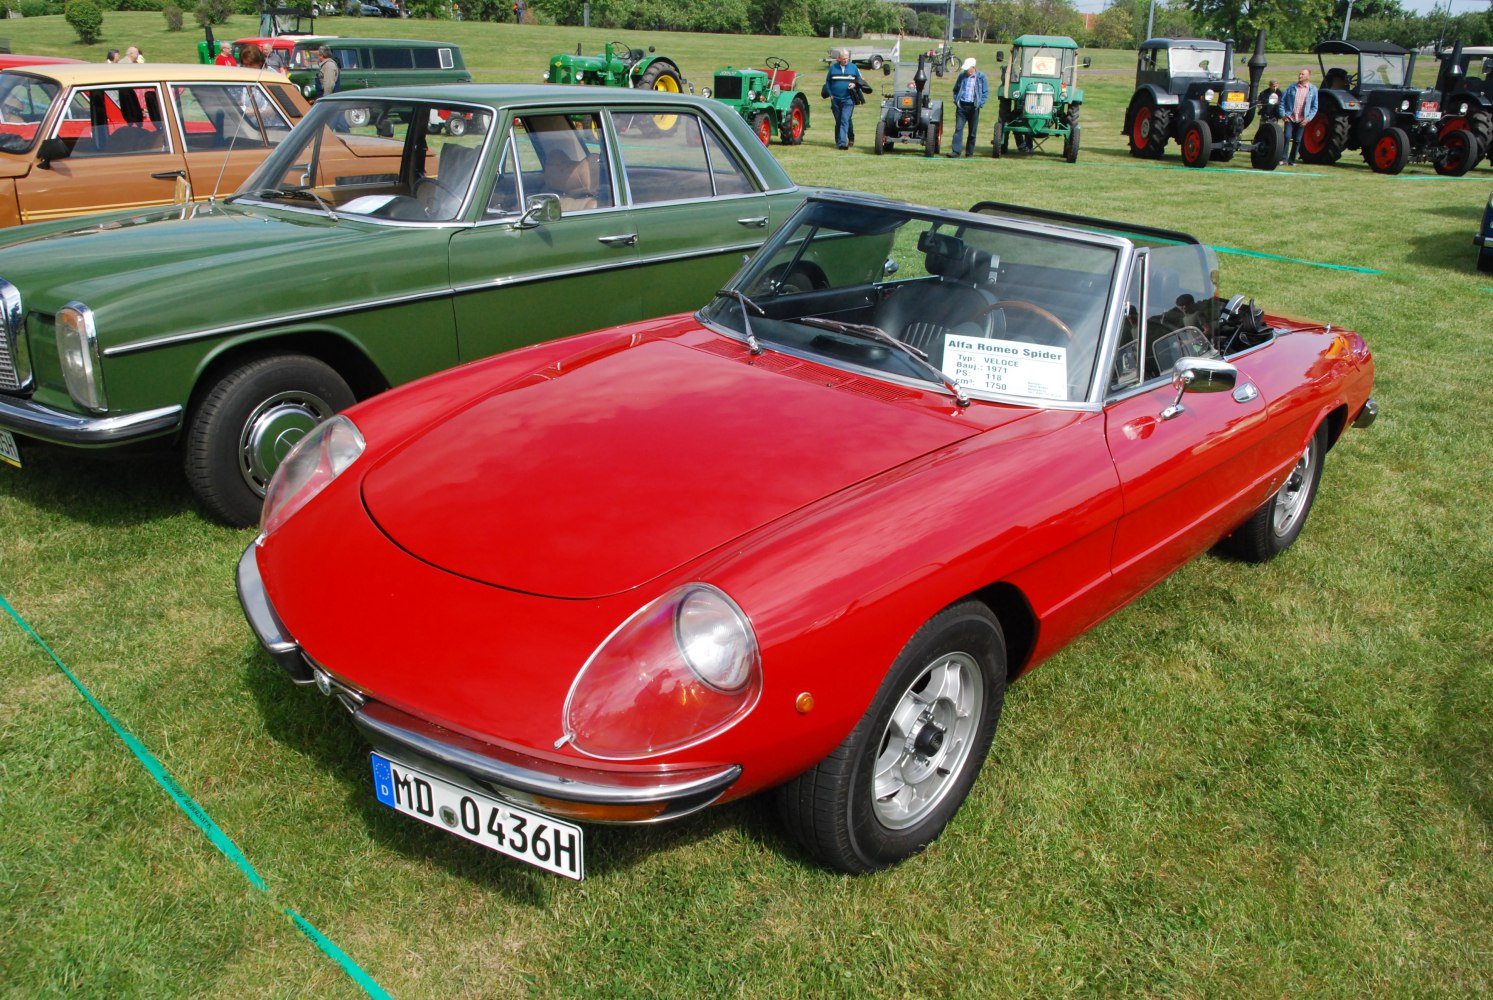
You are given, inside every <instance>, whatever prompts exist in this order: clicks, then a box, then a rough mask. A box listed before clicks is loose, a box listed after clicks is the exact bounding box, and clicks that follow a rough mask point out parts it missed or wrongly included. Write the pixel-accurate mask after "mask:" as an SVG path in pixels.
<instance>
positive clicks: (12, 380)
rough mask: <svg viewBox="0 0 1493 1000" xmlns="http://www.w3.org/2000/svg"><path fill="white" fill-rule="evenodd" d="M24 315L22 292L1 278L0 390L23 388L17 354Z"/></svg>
mask: <svg viewBox="0 0 1493 1000" xmlns="http://www.w3.org/2000/svg"><path fill="white" fill-rule="evenodd" d="M22 315H23V314H22V312H21V295H20V293H19V292H17V291H16V288H15V286H14V285H12V284H10V282H8V281H3V280H0V390H6V389H8V390H10V391H12V392H14V391H16V390H17V389H20V388H21V373H20V371H19V370H18V366H17V361H18V357H17V355H18V354H19V343H18V341H19V338H20V337H21V335H22V331H21V316H22Z"/></svg>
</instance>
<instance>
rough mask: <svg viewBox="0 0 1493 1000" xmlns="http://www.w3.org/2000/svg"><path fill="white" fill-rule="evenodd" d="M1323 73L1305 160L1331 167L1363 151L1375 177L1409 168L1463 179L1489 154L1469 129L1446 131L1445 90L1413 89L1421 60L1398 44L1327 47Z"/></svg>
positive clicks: (1321, 56) (1320, 52) (1320, 53)
mask: <svg viewBox="0 0 1493 1000" xmlns="http://www.w3.org/2000/svg"><path fill="white" fill-rule="evenodd" d="M1314 51H1315V52H1316V53H1317V61H1318V63H1319V64H1320V65H1321V67H1322V86H1321V89H1320V95H1319V97H1318V103H1317V114H1316V116H1315V117H1314V118H1312V120H1311V121H1309V122H1307V123H1306V129H1305V131H1304V132H1303V133H1302V136H1301V158H1302V159H1303V160H1305V161H1306V162H1307V163H1315V164H1321V165H1324V166H1325V165H1329V164H1333V163H1336V162H1337V161H1338V160H1339V159H1341V158H1342V155H1343V153H1344V152H1345V151H1347V150H1350V149H1357V150H1361V151H1362V153H1363V158H1364V159H1365V160H1366V161H1368V165H1369V166H1370V167H1372V168H1373V169H1374V171H1375V173H1380V174H1397V173H1399V172H1400V171H1401V170H1404V169H1405V165H1406V164H1407V163H1430V164H1432V165H1433V166H1435V168H1436V172H1437V173H1438V174H1446V175H1448V176H1451V177H1460V176H1461V175H1463V174H1465V173H1467V171H1469V170H1471V169H1472V165H1473V164H1474V163H1476V162H1477V161H1478V158H1479V157H1480V156H1481V155H1482V150H1481V147H1480V146H1479V144H1478V140H1477V136H1476V135H1474V134H1473V133H1472V131H1471V130H1469V129H1466V128H1454V129H1450V130H1447V131H1445V132H1443V130H1442V128H1441V120H1442V117H1443V116H1442V108H1441V91H1440V90H1421V89H1420V88H1418V87H1415V86H1413V85H1412V84H1411V82H1410V81H1411V79H1412V78H1413V77H1414V75H1415V53H1413V52H1410V51H1408V50H1406V49H1403V48H1401V47H1400V46H1398V45H1395V44H1393V43H1391V42H1344V41H1337V40H1330V41H1326V42H1319V43H1318V44H1317V47H1316V48H1315V49H1314Z"/></svg>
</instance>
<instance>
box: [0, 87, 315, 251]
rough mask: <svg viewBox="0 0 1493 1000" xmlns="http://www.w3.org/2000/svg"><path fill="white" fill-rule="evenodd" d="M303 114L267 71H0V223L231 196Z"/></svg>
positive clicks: (300, 103)
mask: <svg viewBox="0 0 1493 1000" xmlns="http://www.w3.org/2000/svg"><path fill="white" fill-rule="evenodd" d="M306 110H307V104H306V102H305V100H304V99H303V98H302V97H301V96H300V94H298V93H297V92H296V89H295V87H294V86H293V85H292V84H291V82H290V81H289V80H288V79H287V78H286V77H284V76H282V75H281V74H279V73H275V72H265V71H261V70H248V69H238V68H234V67H227V66H188V65H178V66H173V65H165V64H143V65H133V66H128V65H99V64H90V63H82V64H76V65H36V66H25V67H19V68H15V69H9V70H5V71H4V72H0V226H14V225H19V224H20V223H23V222H43V221H45V220H48V219H57V218H62V217H65V216H71V215H83V214H85V213H89V212H106V211H112V210H115V209H131V208H147V207H151V206H156V205H169V204H171V203H172V202H173V201H175V200H178V199H179V198H191V199H192V200H195V201H206V200H207V199H208V198H209V197H211V196H213V195H215V194H216V195H225V194H228V193H231V192H232V191H233V190H234V189H235V188H237V187H238V186H239V184H240V183H241V182H242V181H243V180H244V178H245V177H247V176H248V175H249V173H250V171H252V170H253V169H254V168H255V167H257V166H258V165H259V163H260V161H262V160H263V159H264V158H265V156H266V155H267V154H268V153H269V151H270V150H271V149H273V148H274V147H275V146H276V145H277V144H278V143H279V142H280V140H281V139H283V138H284V137H285V136H286V134H287V133H289V131H290V129H291V127H292V126H293V125H294V124H295V123H296V122H297V121H299V120H300V118H301V115H303V114H304V113H305V112H306Z"/></svg>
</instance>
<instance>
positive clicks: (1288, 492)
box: [1219, 424, 1327, 563]
mask: <svg viewBox="0 0 1493 1000" xmlns="http://www.w3.org/2000/svg"><path fill="white" fill-rule="evenodd" d="M1326 454H1327V425H1326V424H1322V425H1321V426H1319V427H1318V428H1317V430H1316V432H1315V433H1314V434H1312V439H1311V441H1309V442H1307V446H1306V450H1305V451H1303V452H1302V453H1301V457H1300V458H1298V459H1297V460H1296V465H1295V466H1294V467H1293V468H1292V469H1291V471H1290V472H1289V473H1288V474H1287V475H1286V481H1285V482H1284V483H1283V484H1281V488H1280V489H1278V490H1276V491H1275V493H1273V494H1271V497H1270V499H1269V500H1266V501H1265V503H1264V505H1263V506H1261V507H1260V509H1259V510H1257V511H1255V512H1254V513H1253V514H1251V515H1250V517H1249V520H1247V521H1245V522H1244V523H1243V524H1241V525H1240V526H1239V527H1238V528H1235V529H1234V532H1233V534H1231V535H1230V536H1229V537H1228V538H1226V539H1224V540H1223V542H1222V544H1221V545H1220V546H1219V547H1220V548H1221V549H1223V550H1224V551H1225V552H1227V553H1228V554H1230V555H1232V556H1235V557H1236V558H1239V559H1243V560H1244V561H1245V562H1254V563H1262V562H1269V561H1270V560H1271V559H1274V558H1275V557H1276V556H1278V555H1280V554H1281V553H1282V552H1284V551H1286V549H1289V548H1290V547H1291V544H1292V543H1293V542H1295V541H1296V537H1297V536H1298V535H1300V534H1301V529H1302V527H1303V526H1304V525H1305V524H1306V516H1307V515H1308V514H1310V513H1311V509H1312V501H1313V500H1315V499H1316V498H1317V486H1318V485H1319V484H1320V483H1321V482H1322V459H1323V458H1324V457H1325V456H1326Z"/></svg>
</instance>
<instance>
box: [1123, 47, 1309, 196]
mask: <svg viewBox="0 0 1493 1000" xmlns="http://www.w3.org/2000/svg"><path fill="white" fill-rule="evenodd" d="M1265 66H1266V62H1265V32H1263V31H1261V32H1260V34H1259V36H1258V37H1257V38H1256V40H1255V52H1254V55H1253V56H1251V57H1250V60H1249V82H1248V83H1245V82H1244V81H1243V80H1240V79H1238V78H1236V77H1235V76H1234V43H1233V42H1232V41H1224V42H1217V41H1213V40H1212V39H1208V38H1151V39H1148V40H1147V41H1145V42H1144V43H1142V45H1141V47H1140V54H1139V58H1138V60H1137V62H1136V67H1135V94H1134V95H1133V96H1132V97H1131V98H1130V106H1129V108H1127V109H1126V111H1125V127H1124V134H1125V136H1126V138H1127V139H1128V140H1129V141H1130V155H1131V156H1137V157H1140V158H1142V159H1148V160H1154V159H1159V158H1160V157H1161V154H1162V153H1164V152H1166V144H1167V142H1168V141H1169V140H1172V139H1175V140H1177V144H1178V145H1179V146H1181V147H1182V162H1183V163H1185V164H1187V165H1188V166H1189V167H1206V166H1207V165H1208V162H1209V161H1210V160H1216V161H1218V162H1220V163H1227V162H1228V161H1229V160H1232V159H1233V158H1234V154H1235V153H1237V152H1239V151H1240V150H1248V151H1249V162H1250V165H1251V166H1253V167H1254V168H1255V169H1256V170H1274V169H1275V165H1276V164H1277V163H1279V162H1280V154H1281V150H1282V148H1283V147H1284V145H1285V132H1284V130H1283V129H1282V128H1281V126H1280V125H1279V124H1278V123H1276V122H1264V121H1262V122H1261V124H1260V128H1259V130H1258V131H1257V132H1255V135H1254V138H1253V139H1249V138H1247V137H1246V132H1247V131H1248V129H1249V127H1250V125H1251V124H1252V123H1253V122H1254V119H1255V114H1256V112H1257V110H1258V109H1257V108H1256V106H1255V98H1256V96H1257V94H1258V93H1259V89H1260V77H1261V76H1263V75H1264V73H1265Z"/></svg>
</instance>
